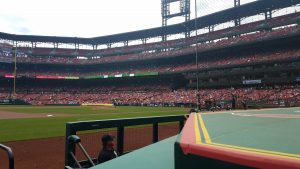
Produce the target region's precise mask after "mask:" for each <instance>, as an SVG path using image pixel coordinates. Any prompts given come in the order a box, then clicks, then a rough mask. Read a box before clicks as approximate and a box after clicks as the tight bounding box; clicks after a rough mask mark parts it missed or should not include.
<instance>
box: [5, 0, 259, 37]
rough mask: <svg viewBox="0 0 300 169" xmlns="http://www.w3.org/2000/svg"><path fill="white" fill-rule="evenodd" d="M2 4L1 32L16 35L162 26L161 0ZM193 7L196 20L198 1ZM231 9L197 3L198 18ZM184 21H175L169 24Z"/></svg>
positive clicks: (211, 0)
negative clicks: (195, 12)
mask: <svg viewBox="0 0 300 169" xmlns="http://www.w3.org/2000/svg"><path fill="white" fill-rule="evenodd" d="M251 1H254V0H241V2H242V4H244V3H248V2H251ZM0 4H1V5H0V32H6V33H12V34H25V35H47V36H69V37H97V36H104V35H111V34H117V33H123V32H129V31H135V30H141V29H147V28H152V27H159V26H161V0H85V1H83V0H0ZM191 4H192V5H191V10H192V14H191V18H194V16H195V14H194V4H195V0H191ZM230 7H233V0H197V9H198V16H202V15H206V14H209V13H212V12H216V11H220V10H222V9H226V8H230ZM176 11H178V8H177V6H176V4H173V5H171V12H173V13H175V12H176ZM182 21H183V18H175V19H173V20H171V21H170V22H169V23H170V24H174V23H178V22H182Z"/></svg>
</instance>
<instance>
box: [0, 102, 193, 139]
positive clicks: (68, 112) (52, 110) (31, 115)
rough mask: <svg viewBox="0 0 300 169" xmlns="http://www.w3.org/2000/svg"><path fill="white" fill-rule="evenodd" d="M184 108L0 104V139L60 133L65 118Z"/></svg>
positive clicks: (160, 112)
mask: <svg viewBox="0 0 300 169" xmlns="http://www.w3.org/2000/svg"><path fill="white" fill-rule="evenodd" d="M187 111H188V109H186V108H171V107H170V108H163V107H104V106H64V107H62V106H0V133H1V134H0V142H2V143H3V142H11V141H21V140H31V139H41V138H50V137H59V136H64V135H65V124H66V122H74V121H85V120H102V119H116V118H134V117H148V116H165V115H178V114H185V113H187Z"/></svg>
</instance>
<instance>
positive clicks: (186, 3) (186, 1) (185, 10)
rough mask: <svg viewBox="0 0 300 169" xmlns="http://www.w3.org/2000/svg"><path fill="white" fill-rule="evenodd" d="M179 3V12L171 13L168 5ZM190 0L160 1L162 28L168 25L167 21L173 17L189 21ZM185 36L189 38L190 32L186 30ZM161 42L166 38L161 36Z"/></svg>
mask: <svg viewBox="0 0 300 169" xmlns="http://www.w3.org/2000/svg"><path fill="white" fill-rule="evenodd" d="M174 2H179V7H178V8H179V12H177V13H171V9H170V5H171V3H174ZM190 15H191V11H190V0H161V16H162V26H163V27H164V26H167V25H168V20H169V19H171V18H175V17H184V18H185V21H189V20H190V18H191V17H190ZM185 36H186V37H189V36H190V30H186V32H185ZM162 38H163V41H165V40H166V36H163V37H162Z"/></svg>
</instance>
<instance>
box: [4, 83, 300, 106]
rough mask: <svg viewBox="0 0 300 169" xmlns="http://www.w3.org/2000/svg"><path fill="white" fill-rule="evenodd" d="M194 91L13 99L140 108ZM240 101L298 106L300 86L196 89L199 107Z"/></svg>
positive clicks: (78, 92) (40, 91)
mask: <svg viewBox="0 0 300 169" xmlns="http://www.w3.org/2000/svg"><path fill="white" fill-rule="evenodd" d="M7 91H8V89H7V88H0V99H9V98H10V97H11V93H9V92H7ZM196 93H197V91H196V90H193V89H177V90H173V89H171V87H170V86H167V85H158V86H153V85H150V86H147V85H146V86H123V87H95V88H86V89H82V88H23V89H19V90H18V92H17V98H18V99H22V100H24V101H26V102H28V103H30V104H33V105H45V104H100V103H101V104H103V103H108V104H115V105H140V106H143V105H144V106H146V105H147V106H161V105H168V106H175V105H186V104H196V103H197V98H196ZM233 96H235V97H236V98H237V101H238V104H241V103H242V102H245V101H247V102H251V101H258V100H260V101H261V102H264V103H274V104H279V103H280V102H281V101H283V102H284V103H285V104H287V103H289V104H291V103H293V104H299V103H300V86H298V85H292V86H275V87H244V88H223V89H200V99H201V105H205V103H206V102H207V101H215V102H217V103H218V105H219V106H220V108H225V106H226V104H227V103H229V102H231V100H232V97H233Z"/></svg>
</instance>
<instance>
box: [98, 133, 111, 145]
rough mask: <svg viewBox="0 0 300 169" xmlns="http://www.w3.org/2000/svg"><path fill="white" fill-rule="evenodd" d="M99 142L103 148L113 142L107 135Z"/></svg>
mask: <svg viewBox="0 0 300 169" xmlns="http://www.w3.org/2000/svg"><path fill="white" fill-rule="evenodd" d="M101 140H102V145H103V147H105V146H106V145H107V143H108V142H110V141H114V137H113V136H111V135H109V134H106V135H104V136H102V138H101Z"/></svg>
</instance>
